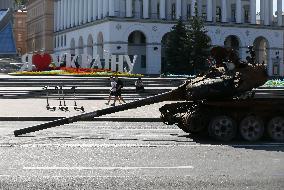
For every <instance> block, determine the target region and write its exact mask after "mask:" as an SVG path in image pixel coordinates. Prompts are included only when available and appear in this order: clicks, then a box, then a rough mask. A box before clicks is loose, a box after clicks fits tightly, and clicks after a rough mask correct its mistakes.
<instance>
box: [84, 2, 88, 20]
mask: <svg viewBox="0 0 284 190" xmlns="http://www.w3.org/2000/svg"><path fill="white" fill-rule="evenodd" d="M83 1H84V8H83V16H84V17H83V18H84V19H83V23H84V24H85V23H87V21H88V0H83Z"/></svg>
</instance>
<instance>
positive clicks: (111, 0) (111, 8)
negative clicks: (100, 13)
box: [108, 0, 115, 17]
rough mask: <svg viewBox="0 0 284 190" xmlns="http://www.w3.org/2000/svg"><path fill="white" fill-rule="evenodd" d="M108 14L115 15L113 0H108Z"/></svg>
mask: <svg viewBox="0 0 284 190" xmlns="http://www.w3.org/2000/svg"><path fill="white" fill-rule="evenodd" d="M108 6H109V16H112V17H113V16H115V15H114V6H115V3H114V0H109V5H108Z"/></svg>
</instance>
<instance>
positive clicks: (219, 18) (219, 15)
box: [216, 7, 222, 22]
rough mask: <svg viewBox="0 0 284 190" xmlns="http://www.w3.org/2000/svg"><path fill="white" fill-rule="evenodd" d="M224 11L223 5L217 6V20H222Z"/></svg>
mask: <svg viewBox="0 0 284 190" xmlns="http://www.w3.org/2000/svg"><path fill="white" fill-rule="evenodd" d="M221 18H222V11H221V7H216V22H221Z"/></svg>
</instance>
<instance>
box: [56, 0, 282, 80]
mask: <svg viewBox="0 0 284 190" xmlns="http://www.w3.org/2000/svg"><path fill="white" fill-rule="evenodd" d="M195 2H197V9H198V16H200V17H202V18H203V19H204V21H205V26H206V29H207V30H208V36H209V37H210V39H211V44H212V46H215V45H221V46H225V47H232V48H234V49H235V50H237V51H238V53H239V55H240V57H241V59H242V60H245V58H246V57H247V56H248V54H247V50H248V49H247V46H251V45H254V46H255V49H256V55H257V60H258V61H260V62H264V63H266V64H267V65H268V73H269V75H271V76H279V75H280V76H284V64H283V58H284V56H283V55H284V54H283V49H284V47H283V46H284V45H283V44H284V24H283V10H282V3H283V0H277V7H273V0H55V2H54V52H55V53H56V54H61V53H66V52H68V53H71V54H83V53H87V54H90V55H100V57H101V58H102V57H107V55H109V54H112V55H114V54H128V55H130V56H133V55H138V58H137V61H136V64H135V66H134V72H137V73H144V74H159V73H161V70H162V69H163V63H164V57H165V55H164V45H163V44H164V43H163V42H164V40H165V39H166V37H167V33H168V32H169V31H170V30H171V27H172V26H173V25H174V24H175V23H176V20H177V19H178V18H182V19H183V20H184V21H185V22H187V21H188V19H189V18H190V17H191V16H193V15H194V5H195ZM258 3H259V4H260V12H259V13H256V4H258ZM274 9H276V10H277V11H276V13H274V12H273V10H274ZM275 14H276V15H275Z"/></svg>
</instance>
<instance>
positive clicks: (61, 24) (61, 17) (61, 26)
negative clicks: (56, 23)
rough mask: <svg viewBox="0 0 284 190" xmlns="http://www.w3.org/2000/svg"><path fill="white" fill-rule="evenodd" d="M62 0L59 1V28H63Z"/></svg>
mask: <svg viewBox="0 0 284 190" xmlns="http://www.w3.org/2000/svg"><path fill="white" fill-rule="evenodd" d="M63 6H64V5H63V0H61V1H60V30H63V21H64V15H63Z"/></svg>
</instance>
